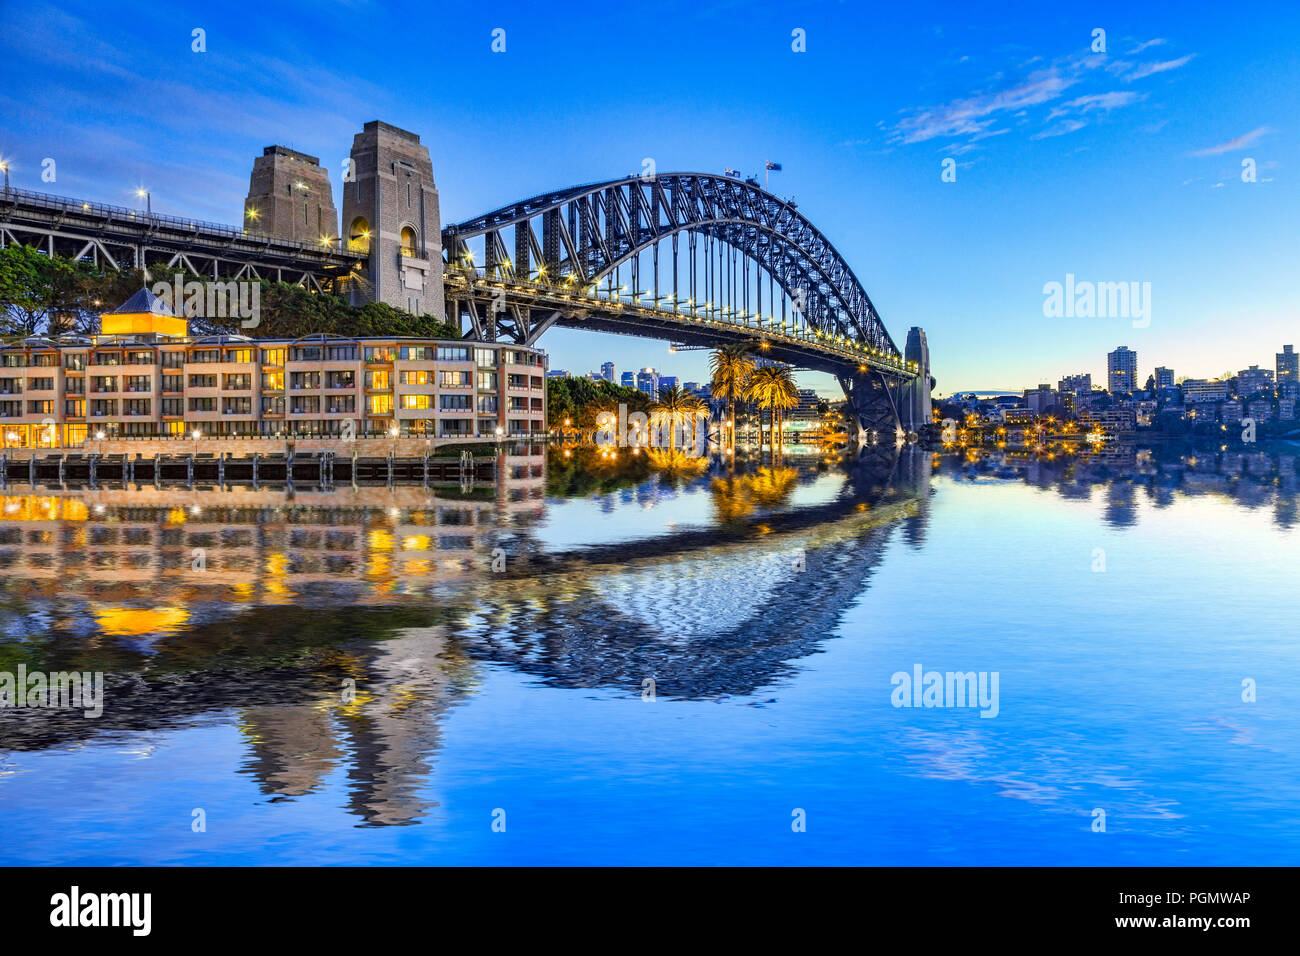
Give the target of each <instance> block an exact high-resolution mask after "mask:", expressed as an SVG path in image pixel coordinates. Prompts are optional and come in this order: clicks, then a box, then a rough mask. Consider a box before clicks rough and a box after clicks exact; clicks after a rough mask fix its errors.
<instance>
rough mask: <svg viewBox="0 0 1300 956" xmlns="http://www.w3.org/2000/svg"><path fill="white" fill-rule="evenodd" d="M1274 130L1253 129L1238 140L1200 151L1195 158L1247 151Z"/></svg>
mask: <svg viewBox="0 0 1300 956" xmlns="http://www.w3.org/2000/svg"><path fill="white" fill-rule="evenodd" d="M1271 132H1272V130H1271V129H1269V128H1268V127H1267V126H1261V127H1259V128H1258V129H1252V130H1251V131H1250V132H1249V133H1242V134H1241V135H1240V136H1238V137H1237V138H1236V139H1230V140H1228V141H1227V142H1226V143H1220V144H1219V145H1217V146H1207V147H1206V148H1205V149H1198V150H1196V151H1195V152H1194V153H1192V155H1193V156H1218V155H1219V154H1220V153H1231V152H1234V151H1235V150H1238V149H1245V148H1246V147H1248V146H1254V145H1255V143H1257V142H1258V141H1259V139H1260V137H1262V136H1264V135H1266V134H1268V133H1271Z"/></svg>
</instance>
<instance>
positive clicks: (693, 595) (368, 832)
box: [0, 446, 1300, 865]
mask: <svg viewBox="0 0 1300 956" xmlns="http://www.w3.org/2000/svg"><path fill="white" fill-rule="evenodd" d="M1295 468H1296V449H1295V447H1294V446H1280V447H1264V446H1260V447H1259V449H1258V450H1256V449H1255V448H1251V449H1248V450H1243V449H1242V448H1237V449H1235V450H1232V449H1224V448H1219V447H1214V448H1209V449H1198V448H1191V447H1183V448H1177V449H1164V450H1151V449H1137V448H1128V449H1115V450H1112V451H1111V452H1109V453H1106V454H1099V455H1093V456H1089V457H1085V458H1082V459H1080V458H1073V457H1065V458H1061V457H1057V458H1048V457H1045V456H1040V457H1029V456H1017V455H1003V454H995V455H991V456H990V455H983V454H976V453H971V454H970V455H953V454H946V453H945V454H932V453H930V452H927V451H924V450H921V449H917V448H904V449H903V450H902V451H901V452H898V453H895V452H894V451H893V450H888V451H868V452H866V453H864V454H863V455H861V456H847V457H846V456H845V455H843V454H839V453H830V454H828V453H825V452H821V451H818V450H816V449H793V450H792V453H790V454H787V455H786V456H785V457H784V458H782V459H780V460H779V461H777V462H775V463H774V462H773V461H772V460H771V459H770V458H768V459H764V460H759V459H750V460H744V459H742V460H740V461H738V462H736V463H734V464H732V465H728V464H726V463H724V462H723V461H719V460H709V459H692V458H687V457H685V456H682V455H677V454H668V453H651V454H645V455H638V456H633V455H631V454H630V453H628V452H626V451H625V452H624V453H623V454H622V455H621V456H620V457H617V458H615V457H612V456H611V457H601V456H600V455H599V454H598V453H596V452H594V451H593V450H592V449H584V448H576V449H569V450H567V453H566V451H561V450H559V449H556V448H551V449H550V450H549V451H548V450H547V449H545V448H544V447H542V446H532V447H526V448H519V449H516V454H514V455H512V456H511V457H510V458H509V459H508V460H506V461H505V462H504V463H503V467H501V468H500V469H499V475H498V479H497V480H496V481H495V482H486V483H485V482H474V483H470V484H468V485H467V486H463V487H447V488H432V489H427V488H424V487H419V486H410V487H404V486H400V485H398V486H394V487H391V488H390V487H387V486H383V485H381V486H376V487H360V488H353V487H351V486H347V485H343V486H341V487H333V488H326V489H322V488H319V487H311V488H308V487H302V488H292V489H288V488H285V487H284V486H283V485H278V486H266V487H262V488H258V489H252V488H238V487H236V488H226V489H220V488H202V487H193V488H187V487H184V486H169V487H163V488H154V487H152V486H150V485H143V486H113V485H106V486H100V487H96V488H77V487H71V486H69V487H66V488H64V487H58V486H54V487H30V486H26V485H17V484H10V485H9V486H7V487H6V488H4V489H3V494H2V495H0V672H9V673H16V672H17V671H18V668H19V667H20V666H21V667H22V668H24V669H25V672H26V673H33V672H39V673H44V674H55V673H58V672H72V671H76V672H79V673H102V674H103V680H104V685H105V688H104V700H103V713H102V715H100V716H97V717H85V716H83V714H82V712H81V711H79V710H73V709H57V708H49V707H22V708H18V707H8V708H3V709H0V824H2V825H3V829H4V832H5V834H6V840H5V841H4V846H3V848H0V862H2V863H8V864H15V863H16V864H33V865H40V864H122V863H139V864H186V865H205V864H251V865H258V864H340V865H359V864H371V863H378V864H480V863H481V864H542V863H555V864H584V863H594V864H613V863H632V864H659V863H664V864H667V863H737V864H762V863H775V864H801V863H843V864H854V863H883V864H995V865H997V864H1049V865H1051V864H1084V865H1093V864H1175V865H1177V864H1248V865H1249V864H1265V863H1274V864H1294V863H1295V862H1296V860H1297V858H1300V792H1298V790H1297V786H1296V781H1297V780H1300V719H1298V718H1300V666H1297V665H1298V664H1300V648H1298V645H1297V640H1296V626H1295V621H1296V610H1297V607H1296V593H1297V588H1296V583H1297V569H1298V568H1300V510H1298V507H1297V506H1298V504H1300V492H1298V491H1297V485H1296V473H1295ZM930 672H937V673H939V674H940V675H947V674H948V673H949V672H953V673H956V674H967V673H970V674H972V675H974V674H978V675H983V676H985V677H988V676H990V675H996V676H997V682H996V691H997V700H996V708H995V712H994V709H990V708H988V707H985V708H983V709H981V708H980V707H978V706H970V704H971V703H972V702H971V701H969V700H967V701H964V702H958V701H954V700H953V699H952V696H951V694H945V693H939V694H938V697H937V703H939V704H943V705H945V706H925V705H924V704H923V703H922V697H921V696H920V691H919V689H918V690H917V696H916V698H915V701H916V702H917V703H922V706H898V704H899V703H900V694H899V693H898V687H899V684H900V678H899V677H898V676H897V675H900V674H901V675H908V677H909V678H910V676H911V675H913V674H914V673H919V674H921V675H927V674H929V673H930ZM984 686H985V688H986V690H987V689H988V687H989V685H988V682H987V681H986V682H985V685H984ZM912 700H913V699H912V698H911V697H910V696H908V697H906V698H905V699H904V700H903V701H901V702H904V703H911V702H912ZM961 704H965V705H961Z"/></svg>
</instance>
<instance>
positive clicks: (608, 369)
mask: <svg viewBox="0 0 1300 956" xmlns="http://www.w3.org/2000/svg"><path fill="white" fill-rule="evenodd" d="M600 377H601V378H603V379H604V380H605V381H607V382H612V381H614V363H613V362H606V363H605V364H603V365H602V366H601V367H600Z"/></svg>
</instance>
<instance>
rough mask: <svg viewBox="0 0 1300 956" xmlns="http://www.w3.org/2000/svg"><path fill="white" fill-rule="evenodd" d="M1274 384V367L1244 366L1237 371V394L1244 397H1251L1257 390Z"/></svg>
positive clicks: (1259, 390) (1262, 389)
mask: <svg viewBox="0 0 1300 956" xmlns="http://www.w3.org/2000/svg"><path fill="white" fill-rule="evenodd" d="M1272 386H1273V371H1272V369H1267V368H1260V367H1259V366H1258V365H1252V366H1251V367H1250V368H1243V369H1242V370H1241V371H1240V372H1238V373H1237V394H1238V395H1240V396H1241V397H1242V398H1250V397H1251V396H1252V395H1254V394H1255V393H1256V392H1262V391H1264V390H1265V389H1268V388H1271V387H1272Z"/></svg>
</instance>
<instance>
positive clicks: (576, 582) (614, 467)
mask: <svg viewBox="0 0 1300 956" xmlns="http://www.w3.org/2000/svg"><path fill="white" fill-rule="evenodd" d="M522 451H524V452H525V453H523V454H518V455H510V456H503V458H502V460H501V462H500V463H499V464H500V467H499V468H498V476H499V477H498V479H497V480H496V482H494V483H493V484H491V485H481V486H479V487H475V488H470V489H466V490H464V491H462V490H461V489H459V488H452V489H446V490H443V489H433V490H429V489H424V488H402V487H396V488H391V489H390V488H387V487H378V488H373V487H372V488H357V489H354V488H350V487H344V488H339V489H335V490H328V491H323V490H319V489H311V490H305V489H295V490H293V491H292V492H291V493H289V492H287V491H286V489H284V488H283V487H281V488H278V489H276V488H262V489H258V490H254V489H250V488H233V489H226V490H221V489H202V488H194V489H183V488H162V489H156V488H152V487H147V486H146V487H140V488H136V487H132V488H120V487H119V488H113V487H101V488H97V489H72V488H68V489H62V488H59V489H51V488H36V489H33V488H24V487H21V486H11V487H9V488H8V489H6V493H5V494H4V496H3V497H2V498H0V575H3V578H2V579H0V580H2V581H3V589H2V591H0V626H2V627H3V630H4V634H5V637H4V638H3V641H4V645H3V647H4V650H5V651H6V656H7V658H8V659H10V660H13V661H14V662H15V663H16V662H18V661H23V662H25V663H27V666H28V667H29V669H37V668H39V669H43V670H45V671H57V670H71V669H79V670H102V671H104V672H105V675H106V682H107V683H108V690H109V694H108V706H107V707H106V709H105V712H104V715H103V717H102V718H100V719H98V720H94V721H87V720H83V719H81V718H80V716H79V715H75V716H74V715H69V714H68V713H66V712H59V711H43V712H39V713H36V714H27V715H24V718H25V719H22V720H16V719H15V718H14V717H13V714H12V711H0V729H3V730H4V731H5V735H4V739H5V745H6V747H9V748H12V749H16V750H42V749H49V748H56V747H67V746H70V745H74V744H75V743H76V742H77V741H81V740H91V739H94V738H95V737H97V736H101V735H111V734H114V733H121V732H148V731H156V730H162V729H166V728H168V727H171V726H175V725H177V724H181V723H186V722H191V721H195V720H200V719H210V718H211V716H212V715H222V714H228V715H230V717H231V719H233V721H234V725H235V727H236V728H237V730H238V732H239V733H240V734H241V736H242V738H243V740H244V741H245V744H246V752H245V758H244V761H243V766H242V770H243V772H245V773H247V774H248V775H249V776H250V777H251V778H252V779H253V780H255V781H256V783H257V786H258V788H259V789H260V791H261V792H262V793H263V794H265V795H266V796H267V797H268V798H270V799H276V800H279V799H294V798H301V797H303V796H304V795H307V794H311V793H313V792H318V791H321V790H323V789H325V788H327V787H330V786H339V785H342V786H343V787H344V788H345V789H346V792H347V798H346V805H347V807H348V809H349V810H350V811H351V812H353V813H354V814H356V815H357V816H358V817H359V818H360V819H362V820H363V821H364V822H365V824H367V825H376V826H387V825H397V824H405V823H412V822H416V821H418V820H420V819H422V818H423V817H424V816H426V815H427V814H428V813H429V812H430V809H431V808H430V798H429V797H428V791H429V782H430V780H431V778H432V775H433V770H434V764H435V761H436V755H437V752H438V750H439V749H440V747H441V737H440V734H441V726H442V721H443V718H444V717H445V715H446V714H447V712H448V710H449V709H450V708H452V707H454V706H455V705H456V703H457V702H458V701H460V700H463V699H465V698H466V696H467V695H468V694H471V693H473V689H474V687H475V685H476V681H477V680H478V679H479V670H480V667H481V664H482V662H489V661H490V662H497V663H500V664H503V665H507V666H509V667H511V668H515V669H517V670H519V671H522V672H525V673H528V674H530V675H532V676H534V677H536V678H538V679H539V680H541V681H542V682H544V683H547V684H552V685H555V686H565V687H582V688H605V689H610V690H614V691H616V692H620V693H627V694H639V693H640V692H641V689H642V681H643V679H644V678H646V677H652V678H653V679H654V680H655V682H656V685H657V688H656V689H657V693H659V694H660V695H662V696H663V697H666V698H670V699H672V698H705V697H715V696H719V695H737V694H749V693H753V692H755V691H757V690H760V689H762V688H764V687H765V686H769V685H771V684H772V682H774V681H776V680H779V679H781V678H782V677H783V676H786V675H788V674H789V673H791V671H792V670H793V669H794V667H795V666H797V662H798V661H799V659H800V658H802V657H804V656H805V655H808V654H811V653H814V652H815V651H816V650H817V647H818V645H819V643H820V642H821V641H823V640H824V639H825V638H826V636H827V635H828V634H831V633H833V632H834V631H835V629H836V627H837V624H838V622H839V620H840V618H841V616H842V614H843V613H844V609H845V608H846V607H848V606H849V605H850V604H851V603H852V602H853V601H854V600H856V599H859V598H860V597H861V595H862V594H863V592H864V591H866V590H867V589H868V587H869V585H870V577H871V575H872V573H873V571H874V569H875V567H876V566H877V565H878V564H879V562H880V560H881V559H882V556H883V554H884V553H885V550H886V548H887V546H888V545H889V544H890V542H891V541H894V540H896V539H901V541H902V542H903V543H904V544H905V545H906V546H909V547H913V548H921V547H923V545H924V542H925V536H926V529H927V523H928V522H929V521H930V520H932V518H931V515H930V509H929V505H928V502H929V499H930V496H931V485H932V475H933V474H936V473H938V474H943V475H945V476H947V477H948V478H950V479H952V480H957V481H1011V482H1024V483H1028V484H1031V485H1033V486H1035V487H1039V488H1043V489H1047V490H1051V491H1054V492H1055V493H1057V494H1059V495H1061V496H1062V497H1063V498H1066V499H1072V500H1086V499H1089V498H1091V496H1092V495H1093V494H1095V493H1098V492H1100V493H1101V494H1102V495H1104V507H1103V509H1102V513H1103V520H1105V521H1106V522H1107V523H1109V524H1111V525H1114V526H1117V527H1132V526H1134V525H1135V523H1137V522H1138V520H1139V516H1140V511H1141V505H1142V504H1143V503H1146V504H1148V505H1150V506H1154V507H1157V508H1166V507H1171V506H1173V505H1175V504H1176V503H1177V502H1178V500H1179V499H1180V498H1183V497H1185V496H1200V495H1207V494H1209V495H1220V496H1226V497H1228V498H1231V499H1232V500H1233V501H1234V502H1235V503H1237V504H1238V505H1240V506H1242V507H1246V508H1261V507H1271V508H1272V509H1273V520H1274V521H1275V522H1276V523H1277V524H1278V525H1279V526H1281V527H1284V528H1289V527H1293V526H1294V524H1295V521H1296V498H1297V491H1296V475H1295V456H1294V455H1288V454H1277V453H1273V454H1269V453H1266V452H1252V453H1250V454H1241V453H1239V452H1238V453H1235V454H1234V453H1231V452H1229V451H1227V450H1223V449H1216V448H1211V449H1183V450H1179V451H1175V452H1171V451H1162V452H1159V453H1156V452H1152V451H1149V450H1141V449H1133V450H1132V452H1131V453H1125V452H1124V451H1123V450H1122V449H1108V450H1107V452H1106V453H1105V454H1103V455H1096V456H1091V457H1088V458H1069V457H1054V458H1049V457H1044V456H1040V457H1036V458H1035V457H1025V456H1019V455H1016V454H1008V453H983V452H971V453H967V454H952V455H950V454H937V455H932V454H930V453H929V452H924V451H921V450H919V449H916V448H905V449H903V450H902V451H901V452H897V451H895V450H893V449H889V450H868V451H866V452H864V453H863V454H861V455H858V456H848V457H845V458H843V459H842V460H841V459H839V458H838V457H836V460H834V461H828V460H827V458H826V456H825V454H824V453H821V452H814V453H812V454H808V455H795V456H791V457H788V458H786V459H785V460H783V461H780V462H778V463H776V464H772V463H770V462H769V463H763V462H757V461H755V462H747V461H743V460H742V461H737V462H732V463H726V462H723V461H719V460H712V461H706V460H701V459H695V460H693V461H684V460H677V458H675V457H673V456H661V458H660V459H659V460H656V459H655V458H654V457H652V456H649V455H646V456H631V455H624V456H622V457H621V459H620V460H619V461H610V460H607V461H605V462H604V463H602V464H599V465H597V464H595V463H594V462H592V461H589V460H584V456H586V457H587V458H590V455H591V452H590V450H586V451H584V452H579V453H577V454H574V453H573V452H572V451H571V452H570V454H569V455H567V456H559V455H554V453H553V457H552V460H551V462H550V466H549V473H548V466H547V461H546V458H545V455H544V453H543V450H542V449H541V448H535V449H523V450H522ZM1098 486H1100V487H1099V488H1098ZM801 489H810V490H815V491H816V492H817V494H809V495H805V496H804V498H803V499H800V497H799V496H800V494H801ZM691 495H700V496H703V497H702V498H701V501H702V502H704V503H706V504H707V507H705V508H703V509H696V512H695V513H698V514H704V515H707V518H706V519H705V520H703V521H702V522H701V523H700V524H699V525H698V526H692V525H688V524H679V523H676V522H675V521H670V522H668V523H667V526H666V527H667V530H665V532H664V533H662V534H657V535H652V536H649V537H639V538H637V539H635V540H627V539H626V538H620V537H618V536H614V537H613V538H611V537H610V536H609V535H605V536H603V537H601V536H593V537H592V538H591V539H590V541H589V543H586V544H582V545H575V546H570V547H567V548H565V549H558V548H556V547H554V546H548V545H547V544H545V543H544V536H543V535H541V534H540V533H539V529H540V528H541V526H542V525H543V524H544V522H545V521H546V520H547V516H548V505H547V501H548V498H549V499H550V500H551V501H555V500H556V499H557V498H563V497H571V498H582V499H588V500H589V503H590V507H589V508H588V510H587V511H586V512H584V514H586V515H587V516H588V518H591V517H594V516H595V515H596V514H599V513H600V511H601V510H602V509H603V508H605V507H606V506H608V507H609V508H610V509H612V510H613V511H614V512H615V516H614V518H613V519H610V520H615V521H617V520H619V515H618V511H619V509H620V508H626V507H632V508H637V509H645V508H656V507H663V508H665V509H668V510H670V511H671V509H672V508H673V507H675V504H674V502H675V501H676V500H677V499H678V498H682V497H688V496H691ZM796 500H800V501H801V503H799V504H797V505H796V504H794V503H793V502H795V501H796ZM556 514H559V511H557V512H556ZM598 520H599V519H598ZM496 549H501V550H500V551H498V550H496ZM502 553H508V555H509V559H508V562H507V563H506V565H505V566H504V567H498V569H497V570H496V571H494V570H493V559H494V556H496V555H499V554H502ZM353 687H354V688H355V693H354V694H351V695H349V694H345V693H344V690H345V689H347V688H353ZM33 718H34V719H33Z"/></svg>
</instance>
